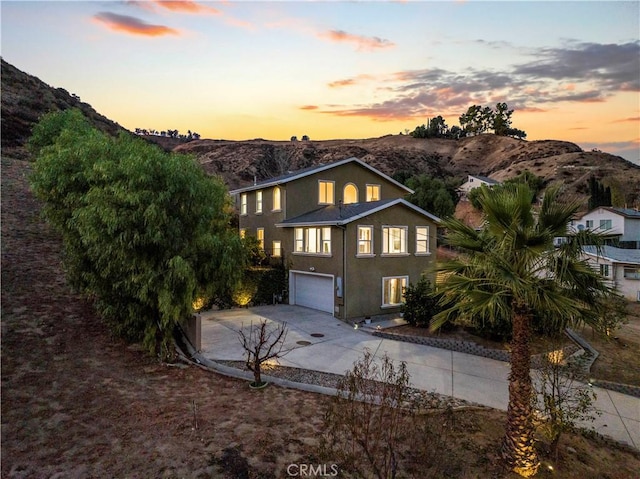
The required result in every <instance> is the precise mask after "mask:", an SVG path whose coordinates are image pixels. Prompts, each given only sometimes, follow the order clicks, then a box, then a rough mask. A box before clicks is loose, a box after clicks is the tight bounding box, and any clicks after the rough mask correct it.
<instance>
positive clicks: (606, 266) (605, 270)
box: [600, 264, 609, 278]
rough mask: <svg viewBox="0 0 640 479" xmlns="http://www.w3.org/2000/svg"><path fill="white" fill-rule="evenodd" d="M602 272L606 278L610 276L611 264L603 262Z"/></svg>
mask: <svg viewBox="0 0 640 479" xmlns="http://www.w3.org/2000/svg"><path fill="white" fill-rule="evenodd" d="M600 274H601V275H602V276H604V277H605V278H608V277H609V265H608V264H601V265H600Z"/></svg>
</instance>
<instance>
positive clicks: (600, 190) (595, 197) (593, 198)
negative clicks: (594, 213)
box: [589, 176, 611, 210]
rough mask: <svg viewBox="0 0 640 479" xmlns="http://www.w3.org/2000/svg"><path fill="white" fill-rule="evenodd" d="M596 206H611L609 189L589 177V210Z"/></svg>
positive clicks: (592, 177)
mask: <svg viewBox="0 0 640 479" xmlns="http://www.w3.org/2000/svg"><path fill="white" fill-rule="evenodd" d="M598 206H611V188H610V187H608V186H607V187H605V186H604V185H603V184H602V183H600V182H599V181H598V180H597V179H596V178H595V177H594V176H591V177H589V210H592V209H594V208H597V207H598Z"/></svg>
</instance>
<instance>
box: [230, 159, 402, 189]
mask: <svg viewBox="0 0 640 479" xmlns="http://www.w3.org/2000/svg"><path fill="white" fill-rule="evenodd" d="M347 163H357V164H359V165H360V166H362V167H364V168H366V169H368V170H370V171H372V172H374V173H375V174H377V175H379V176H381V177H383V178H385V179H386V180H387V181H389V182H391V183H393V184H395V185H396V186H398V187H400V188H402V189H404V190H406V191H407V193H413V190H412V189H410V188H408V187H406V186H405V185H403V184H402V183H399V182H397V181H396V180H394V179H393V178H391V177H390V176H387V175H385V174H384V173H382V172H381V171H378V170H376V169H375V168H373V167H372V166H369V165H368V164H367V163H365V162H364V161H362V160H360V159H359V158H356V157H351V158H347V159H344V160H340V161H335V162H333V163H325V164H322V165H316V166H310V167H308V168H303V169H300V170H296V171H290V172H288V173H286V174H284V175H280V176H276V177H274V178H269V179H267V180H263V181H259V182H256V183H255V184H253V185H249V186H245V187H243V188H238V189H235V190H233V191H230V192H229V193H230V194H232V195H235V194H238V193H244V192H247V191H254V190H259V189H262V188H268V187H271V186H277V185H282V184H285V183H289V182H290V181H294V180H297V179H298V178H304V177H305V176H309V175H313V174H315V173H318V172H321V171H325V170H328V169H331V168H336V167H338V166H342V165H346V164H347Z"/></svg>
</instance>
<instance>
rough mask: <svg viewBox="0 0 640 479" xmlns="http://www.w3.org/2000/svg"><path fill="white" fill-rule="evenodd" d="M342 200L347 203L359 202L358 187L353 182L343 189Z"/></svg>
mask: <svg viewBox="0 0 640 479" xmlns="http://www.w3.org/2000/svg"><path fill="white" fill-rule="evenodd" d="M342 202H343V203H344V204H345V205H348V204H350V203H357V202H358V187H357V186H356V185H354V184H353V183H347V184H346V185H345V186H344V190H343V191H342Z"/></svg>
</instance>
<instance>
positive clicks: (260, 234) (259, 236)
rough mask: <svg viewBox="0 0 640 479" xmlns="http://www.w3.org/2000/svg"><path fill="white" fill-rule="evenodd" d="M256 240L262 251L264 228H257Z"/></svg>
mask: <svg viewBox="0 0 640 479" xmlns="http://www.w3.org/2000/svg"><path fill="white" fill-rule="evenodd" d="M256 239H257V240H258V244H259V245H260V248H262V249H264V228H258V229H257V230H256Z"/></svg>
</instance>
